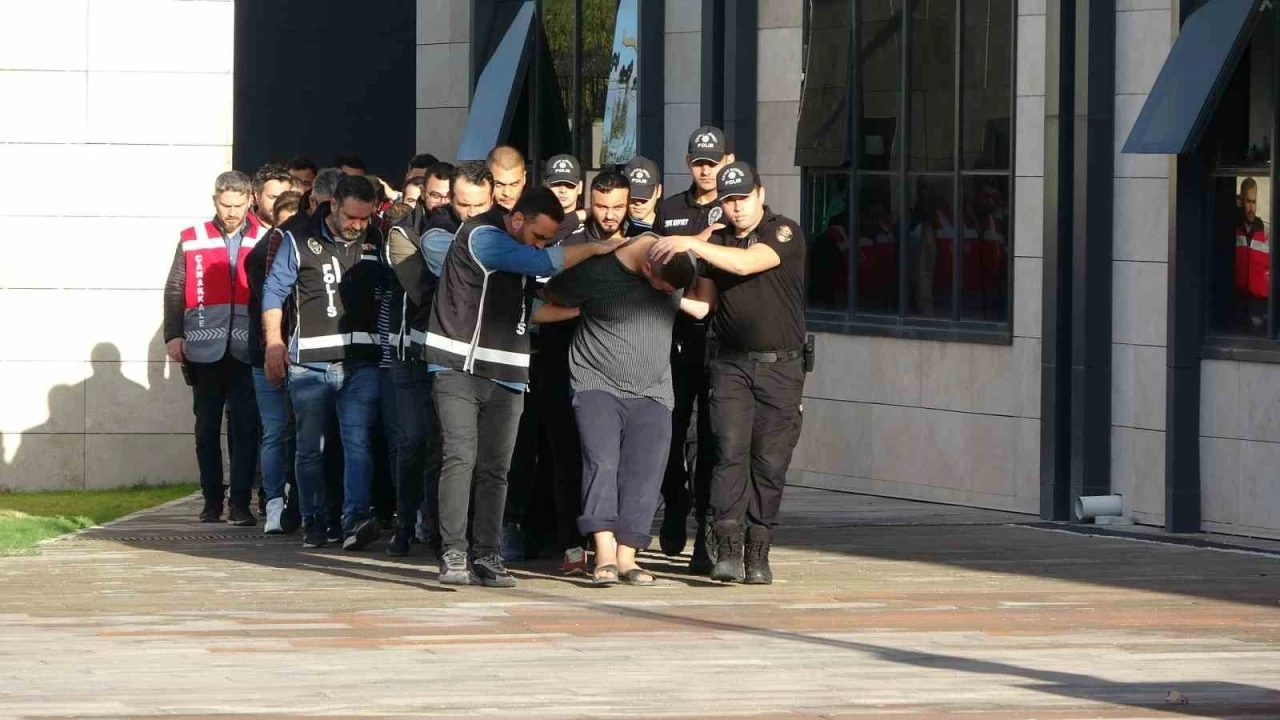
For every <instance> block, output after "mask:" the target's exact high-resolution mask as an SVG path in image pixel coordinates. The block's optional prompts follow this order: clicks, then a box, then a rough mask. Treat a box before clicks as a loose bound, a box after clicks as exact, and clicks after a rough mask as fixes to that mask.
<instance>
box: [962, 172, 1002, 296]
mask: <svg viewBox="0 0 1280 720" xmlns="http://www.w3.org/2000/svg"><path fill="white" fill-rule="evenodd" d="M962 188H963V197H964V213H965V220H964V222H965V246H964V259H963V265H964V268H963V274H964V292H963V294H962V296H961V306H960V317H961V318H963V319H966V320H986V321H1004V320H1007V319H1008V307H1009V305H1008V289H1009V257H1010V248H1009V176H1007V175H971V176H968V177H965V178H964V181H963V183H962Z"/></svg>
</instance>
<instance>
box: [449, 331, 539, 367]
mask: <svg viewBox="0 0 1280 720" xmlns="http://www.w3.org/2000/svg"><path fill="white" fill-rule="evenodd" d="M424 342H425V344H426V346H427V347H433V348H435V349H437V350H443V351H445V352H447V353H449V354H450V355H457V356H459V357H463V358H468V359H469V360H471V359H474V360H482V361H484V362H491V363H498V364H500V365H511V366H512V367H522V368H527V367H529V356H528V355H525V354H522V353H516V352H509V351H507V350H496V349H494V348H487V347H481V346H479V345H476V347H475V349H474V350H472V347H471V345H469V344H467V343H465V342H463V341H461V340H451V339H449V338H447V337H445V336H443V335H437V334H436V333H433V332H429V333H427V335H426V338H425V341H424Z"/></svg>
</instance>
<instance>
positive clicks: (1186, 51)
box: [1122, 0, 1272, 155]
mask: <svg viewBox="0 0 1280 720" xmlns="http://www.w3.org/2000/svg"><path fill="white" fill-rule="evenodd" d="M1271 5H1272V0H1208V2H1206V3H1205V4H1204V5H1202V6H1201V7H1200V9H1199V10H1196V11H1195V12H1194V13H1192V14H1191V15H1190V16H1189V17H1187V19H1186V21H1185V22H1184V23H1182V29H1181V30H1180V31H1179V33H1178V37H1177V39H1176V40H1175V41H1174V43H1173V47H1172V48H1170V49H1169V55H1168V57H1166V58H1165V61H1164V67H1162V68H1161V69H1160V75H1159V76H1158V77H1157V78H1156V82H1155V85H1153V86H1152V88H1151V93H1150V94H1149V95H1147V101H1146V102H1145V103H1144V104H1143V106H1142V112H1141V113H1139V114H1138V119H1137V121H1136V122H1134V124H1133V130H1132V131H1131V132H1130V133H1129V138H1128V140H1126V141H1125V144H1124V148H1123V150H1122V152H1126V153H1144V154H1157V155H1179V154H1182V153H1186V152H1190V151H1191V150H1193V149H1195V147H1196V144H1197V143H1198V142H1199V141H1200V136H1201V134H1203V133H1204V129H1205V126H1206V125H1208V124H1209V119H1210V118H1212V117H1213V111H1214V109H1215V108H1216V107H1217V104H1218V99H1219V97H1221V95H1222V91H1223V88H1224V87H1225V86H1226V84H1227V81H1228V80H1229V79H1230V78H1231V74H1232V73H1233V72H1235V69H1236V63H1237V62H1238V61H1239V59H1240V55H1241V53H1243V52H1244V49H1245V46H1246V45H1248V43H1249V38H1250V36H1251V35H1252V34H1253V27H1254V24H1255V23H1256V22H1257V20H1258V14H1259V13H1260V12H1261V10H1263V9H1268V10H1269V9H1270V7H1271Z"/></svg>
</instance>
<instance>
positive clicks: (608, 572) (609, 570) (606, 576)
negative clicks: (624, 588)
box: [591, 565, 618, 585]
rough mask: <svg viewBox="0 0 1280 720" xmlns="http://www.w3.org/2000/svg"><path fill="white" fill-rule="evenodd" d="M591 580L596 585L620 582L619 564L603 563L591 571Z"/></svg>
mask: <svg viewBox="0 0 1280 720" xmlns="http://www.w3.org/2000/svg"><path fill="white" fill-rule="evenodd" d="M591 582H593V583H595V584H596V585H614V584H616V583H617V582H618V566H617V565H601V566H599V567H597V568H596V569H595V570H594V571H593V572H592V573H591Z"/></svg>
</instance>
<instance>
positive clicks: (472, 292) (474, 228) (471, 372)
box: [422, 187, 622, 587]
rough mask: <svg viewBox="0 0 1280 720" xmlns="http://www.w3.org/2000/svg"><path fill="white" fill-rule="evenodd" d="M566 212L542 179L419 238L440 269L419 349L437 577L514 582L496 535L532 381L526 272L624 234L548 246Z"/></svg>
mask: <svg viewBox="0 0 1280 720" xmlns="http://www.w3.org/2000/svg"><path fill="white" fill-rule="evenodd" d="M563 219H564V210H563V209H562V208H561V207H560V203H559V201H558V200H557V199H556V197H555V195H553V194H552V193H551V191H550V190H548V189H547V188H544V187H540V188H533V189H531V190H528V191H526V192H525V193H524V194H523V195H522V196H521V197H520V199H519V200H518V201H517V202H516V204H515V206H514V207H513V208H512V209H511V211H510V212H509V213H505V212H503V211H502V210H501V209H500V208H494V209H492V210H490V211H489V212H487V213H483V214H481V215H478V216H476V217H474V218H472V219H471V220H469V221H467V222H466V223H465V224H463V226H462V227H461V228H460V229H459V230H458V232H457V234H456V235H454V236H452V237H450V238H447V239H446V237H445V233H435V232H428V233H426V234H425V235H424V236H423V238H422V244H423V248H422V249H423V254H424V255H425V257H426V260H427V265H428V267H429V268H430V270H431V271H432V272H433V273H436V274H437V275H439V277H440V283H439V285H438V287H437V288H436V295H435V300H434V302H433V303H432V308H431V320H430V323H429V325H428V330H427V337H426V342H425V351H424V356H425V359H426V361H427V363H428V366H429V369H430V370H431V371H432V372H434V373H436V377H435V388H434V391H435V400H436V410H437V412H438V414H439V418H440V427H441V435H442V440H443V464H442V468H441V473H440V492H439V497H440V535H441V540H442V545H443V549H444V552H443V556H442V559H441V566H440V581H441V582H443V583H446V584H451V585H469V584H471V583H472V582H473V580H474V581H475V582H478V583H480V584H483V585H487V586H489V587H512V586H514V585H515V579H514V578H512V577H511V574H510V573H508V572H507V570H506V567H505V566H504V565H503V563H502V558H501V556H500V555H499V542H500V533H501V528H502V511H503V507H504V504H505V502H506V495H507V471H508V469H509V468H510V464H511V452H512V449H513V447H514V445H515V437H516V430H517V426H518V423H519V420H520V413H521V411H522V409H523V406H524V391H525V389H527V387H528V383H529V373H528V370H529V338H528V335H527V330H528V325H529V323H530V322H532V319H531V318H530V317H529V312H528V310H529V308H528V305H527V294H526V280H527V278H529V277H537V276H542V275H554V274H556V273H557V272H559V271H561V270H563V269H565V268H569V267H572V266H574V265H576V264H578V263H580V262H582V261H583V260H586V259H587V258H589V257H592V256H595V255H600V254H603V253H607V252H611V251H612V250H613V249H614V248H615V247H617V246H618V245H619V244H621V242H622V240H621V239H618V240H616V241H611V242H602V243H589V244H582V245H576V246H572V247H552V248H547V247H546V245H547V244H548V243H549V242H550V240H551V239H552V238H553V237H555V234H556V232H557V230H558V229H559V226H560V222H561V221H562V220H563ZM473 479H474V484H475V493H474V497H475V508H474V510H475V512H474V523H475V524H474V527H473V528H472V536H473V537H474V540H475V546H474V548H471V547H469V544H468V541H467V516H468V512H469V510H470V509H471V507H470V506H471V497H472V483H473ZM468 550H473V555H474V558H473V559H472V558H468ZM469 559H471V560H472V562H470V563H469V562H468V561H469Z"/></svg>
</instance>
